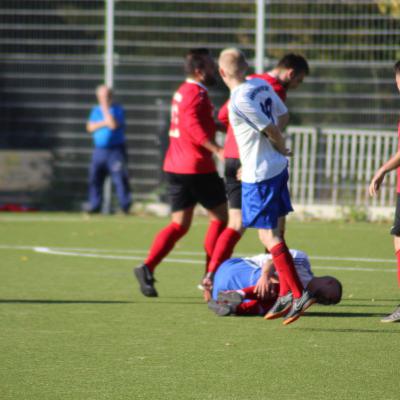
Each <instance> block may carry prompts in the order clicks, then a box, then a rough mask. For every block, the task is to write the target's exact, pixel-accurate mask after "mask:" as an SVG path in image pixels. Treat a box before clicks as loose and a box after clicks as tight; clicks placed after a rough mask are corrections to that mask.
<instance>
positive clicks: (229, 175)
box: [225, 158, 242, 210]
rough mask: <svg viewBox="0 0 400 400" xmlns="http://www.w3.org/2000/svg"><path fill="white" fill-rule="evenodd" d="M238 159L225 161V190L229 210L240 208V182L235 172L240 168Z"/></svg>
mask: <svg viewBox="0 0 400 400" xmlns="http://www.w3.org/2000/svg"><path fill="white" fill-rule="evenodd" d="M241 165H242V164H241V163H240V160H239V159H238V158H226V159H225V189H226V195H227V197H228V204H229V208H237V209H239V210H240V209H241V208H242V182H241V181H239V180H238V179H237V177H236V176H237V172H238V170H239V168H240V167H241Z"/></svg>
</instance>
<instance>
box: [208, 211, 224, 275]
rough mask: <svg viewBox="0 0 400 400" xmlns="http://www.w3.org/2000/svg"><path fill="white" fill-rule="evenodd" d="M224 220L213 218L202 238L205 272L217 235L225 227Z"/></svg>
mask: <svg viewBox="0 0 400 400" xmlns="http://www.w3.org/2000/svg"><path fill="white" fill-rule="evenodd" d="M225 226H226V222H225V221H220V220H219V219H213V220H211V221H210V224H209V225H208V229H207V233H206V237H205V238H204V250H205V251H206V273H207V271H208V264H209V263H210V260H211V257H212V254H213V251H214V249H215V246H216V244H217V240H218V237H219V236H220V235H221V233H222V232H223V230H224V229H225Z"/></svg>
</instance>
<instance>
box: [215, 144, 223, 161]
mask: <svg viewBox="0 0 400 400" xmlns="http://www.w3.org/2000/svg"><path fill="white" fill-rule="evenodd" d="M215 155H216V156H217V158H218V160H220V161H222V162H224V161H225V157H224V148H223V147H220V148H219V149H218V150H217V151H216V153H215Z"/></svg>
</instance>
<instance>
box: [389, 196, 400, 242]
mask: <svg viewBox="0 0 400 400" xmlns="http://www.w3.org/2000/svg"><path fill="white" fill-rule="evenodd" d="M390 234H391V235H394V236H400V193H397V200H396V212H395V214H394V221H393V226H392V229H391V230H390Z"/></svg>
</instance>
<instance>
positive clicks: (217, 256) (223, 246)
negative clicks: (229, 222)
mask: <svg viewBox="0 0 400 400" xmlns="http://www.w3.org/2000/svg"><path fill="white" fill-rule="evenodd" d="M241 236H242V235H241V234H240V233H239V232H238V231H235V230H234V229H232V228H225V229H224V231H223V232H222V233H221V234H220V235H219V237H218V240H217V243H216V244H215V247H214V251H213V252H212V257H211V260H210V262H209V263H208V272H215V271H216V270H217V268H218V267H219V266H220V265H221V264H222V263H223V262H224V261H225V260H227V259H228V258H229V257H230V256H231V255H232V253H233V249H234V248H235V246H236V243H237V242H238V241H239V240H240V238H241Z"/></svg>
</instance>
